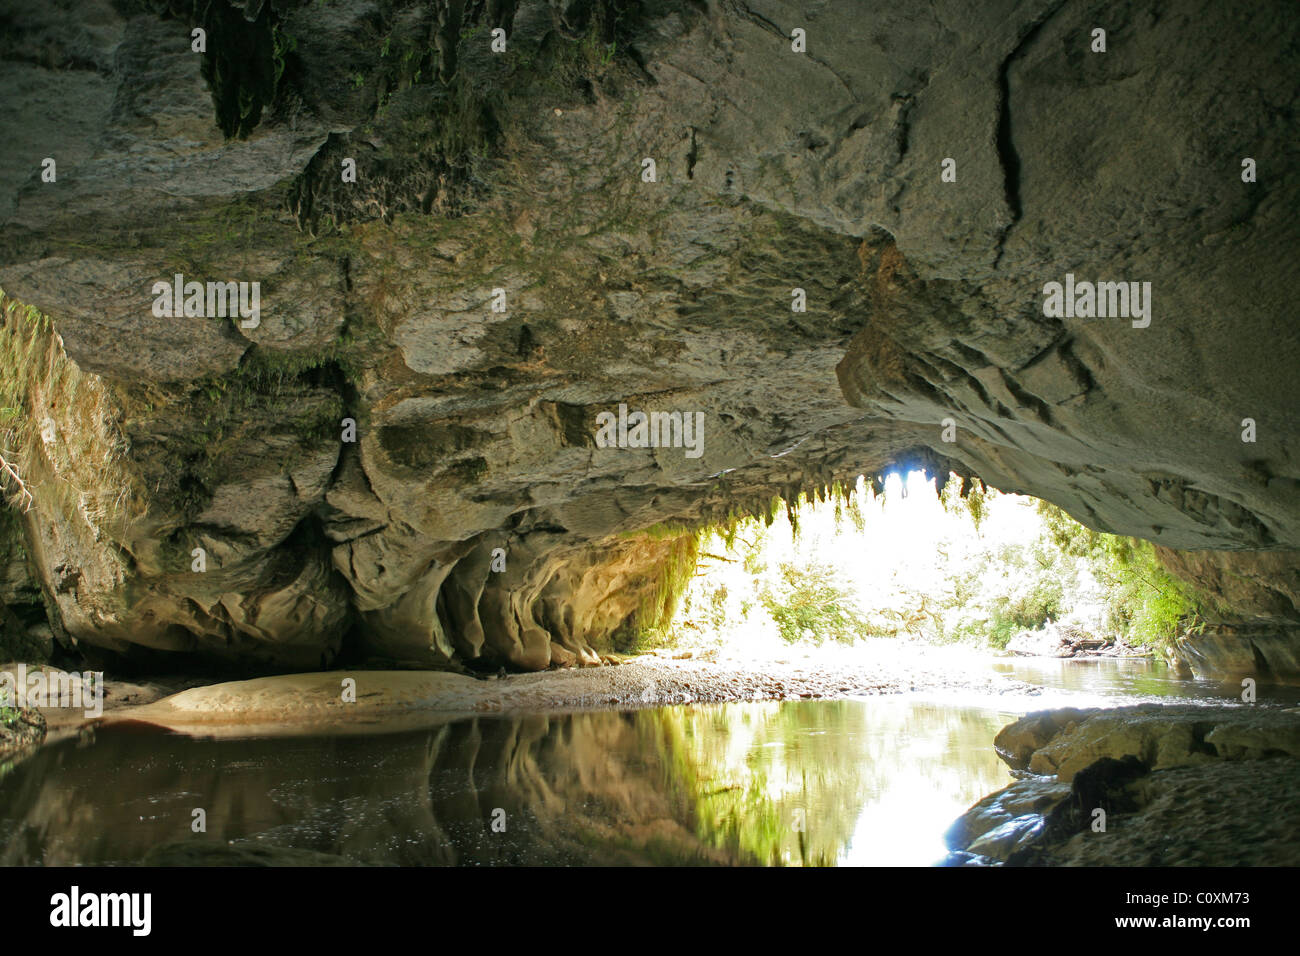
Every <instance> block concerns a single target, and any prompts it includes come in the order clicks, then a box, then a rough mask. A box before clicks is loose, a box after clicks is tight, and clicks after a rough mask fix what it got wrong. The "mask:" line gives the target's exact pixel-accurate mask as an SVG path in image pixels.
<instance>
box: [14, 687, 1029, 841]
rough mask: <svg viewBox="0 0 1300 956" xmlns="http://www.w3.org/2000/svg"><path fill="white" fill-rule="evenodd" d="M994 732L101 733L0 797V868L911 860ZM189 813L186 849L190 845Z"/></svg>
mask: <svg viewBox="0 0 1300 956" xmlns="http://www.w3.org/2000/svg"><path fill="white" fill-rule="evenodd" d="M1003 722H1004V720H1003V718H1001V717H999V715H998V714H997V713H996V712H995V711H987V710H980V709H978V708H952V707H944V706H942V705H937V704H929V703H923V702H908V701H904V700H867V701H859V700H842V701H807V702H790V703H766V704H734V705H725V706H715V707H682V708H664V709H659V710H644V711H638V712H633V713H617V712H601V713H590V714H575V715H567V716H559V717H546V716H526V717H514V718H510V717H483V718H476V719H472V720H464V721H458V722H456V723H451V724H446V725H444V726H441V727H438V728H435V729H433V730H428V731H422V732H415V733H412V732H405V733H396V734H375V735H370V736H365V737H357V736H347V737H316V738H307V737H304V738H290V739H285V738H276V739H245V740H232V739H220V740H201V739H194V738H190V737H184V736H179V735H173V734H165V733H158V732H152V731H148V730H147V729H146V728H141V727H131V726H129V725H128V726H118V727H110V728H106V729H105V730H103V731H101V732H100V733H99V734H98V736H97V737H96V738H95V739H94V740H93V741H92V742H88V743H85V742H83V743H81V744H79V743H78V742H77V741H71V740H69V741H64V742H62V743H60V744H56V745H53V746H50V747H47V748H45V749H43V750H42V751H40V752H39V753H37V754H36V755H34V756H33V757H32V758H31V759H29V760H27V761H25V762H24V763H22V764H21V765H20V766H18V767H17V768H15V770H14V771H13V772H12V773H11V774H9V775H8V776H7V777H6V778H5V779H4V780H3V781H0V807H2V808H3V809H2V810H0V863H4V864H6V865H14V864H49V865H67V864H77V863H129V862H138V861H140V860H141V859H142V858H144V856H145V854H146V853H147V852H148V851H149V850H150V849H152V848H154V847H157V846H159V845H163V844H174V843H184V842H187V841H204V840H206V841H213V842H219V843H226V842H227V841H232V840H233V841H244V840H253V841H258V842H259V843H260V844H261V845H271V846H279V847H293V848H296V849H304V850H313V851H317V852H321V853H328V854H341V855H344V856H346V857H348V858H350V859H352V860H355V861H358V862H365V863H381V864H382V863H388V864H400V865H448V864H450V865H454V864H498V865H499V864H637V863H660V864H662V863H709V864H742V865H746V864H785V865H801V864H803V865H817V864H835V863H855V864H856V863H866V864H875V863H914V864H926V863H929V862H932V861H933V860H934V859H937V858H938V857H939V856H940V855H941V854H942V846H941V845H940V843H939V834H940V833H941V832H942V829H943V827H944V826H946V825H947V823H948V822H949V821H950V820H951V819H952V818H953V817H954V816H956V815H957V814H958V813H960V812H961V811H962V810H963V809H965V807H966V806H968V805H969V804H970V803H972V802H974V800H976V799H978V798H979V797H981V796H983V795H984V794H985V793H987V792H988V791H990V790H993V789H996V788H997V787H999V786H1001V785H1003V784H1004V783H1005V782H1007V780H1008V777H1007V774H1006V771H1005V768H1004V767H1002V765H1001V764H1000V763H999V761H998V760H997V758H996V756H995V755H994V754H993V752H992V749H991V748H990V747H989V741H990V739H991V737H992V734H993V733H994V732H996V730H997V728H998V727H999V726H1001V724H1002V723H1003ZM195 808H202V809H203V810H204V811H205V812H206V822H207V832H206V833H199V834H195V833H192V832H191V829H190V828H191V821H192V819H193V817H192V811H193V810H194V809H195ZM496 810H502V811H504V824H505V832H504V833H502V832H494V831H493V828H492V823H493V818H494V811H496ZM496 816H497V819H498V821H500V820H501V819H502V818H501V816H500V814H499V813H498V814H497V815H496Z"/></svg>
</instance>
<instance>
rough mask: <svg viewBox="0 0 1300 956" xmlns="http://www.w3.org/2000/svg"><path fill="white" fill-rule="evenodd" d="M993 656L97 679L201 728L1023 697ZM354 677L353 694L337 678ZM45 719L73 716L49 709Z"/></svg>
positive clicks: (124, 703)
mask: <svg viewBox="0 0 1300 956" xmlns="http://www.w3.org/2000/svg"><path fill="white" fill-rule="evenodd" d="M991 660H992V659H991V658H990V657H989V656H988V655H986V654H978V653H973V652H969V651H965V650H963V649H958V648H935V647H924V646H900V645H898V644H897V643H896V642H888V643H887V644H881V645H880V646H871V645H867V646H863V645H859V646H856V647H854V648H844V649H841V648H838V647H833V648H821V649H816V650H812V651H808V652H801V651H791V652H790V653H788V654H783V655H781V656H777V657H770V658H759V659H755V658H750V657H747V658H740V657H720V656H713V657H705V658H685V659H684V658H681V657H680V656H677V657H675V656H672V655H670V654H667V653H660V654H647V655H642V656H638V657H632V658H627V659H624V660H623V661H622V662H621V663H620V664H619V665H617V666H605V667H595V668H585V669H566V670H554V671H543V672H540V673H534V674H515V675H510V676H507V677H503V678H499V679H498V678H491V679H486V680H484V679H478V678H474V677H469V676H465V675H462V674H453V673H445V672H434V671H378V670H336V671H323V672H316V673H309V674H288V675H279V676H272V677H261V678H256V679H253V680H245V681H231V682H224V683H216V684H209V685H204V686H197V687H189V688H188V689H183V690H180V691H179V692H178V693H169V689H174V688H175V687H176V683H177V682H171V686H170V688H169V686H168V682H166V681H164V682H160V683H155V684H126V683H123V682H117V681H114V680H112V678H111V677H109V678H108V679H107V680H106V681H105V700H104V715H103V718H102V719H103V720H104V721H109V722H117V721H122V720H134V721H143V722H145V723H149V724H155V725H159V726H163V727H168V728H172V729H177V730H193V731H194V732H202V733H219V732H223V731H222V730H221V729H220V728H227V731H224V732H245V733H246V732H275V731H277V730H279V731H281V732H299V733H300V732H303V731H316V730H347V729H356V730H366V729H373V727H374V724H375V722H376V721H380V720H382V721H383V722H384V724H385V725H388V724H391V723H393V722H394V721H396V722H397V723H398V724H416V723H429V722H440V721H443V720H446V719H454V718H455V717H458V716H467V715H472V714H483V713H523V712H548V713H551V712H568V711H576V710H591V709H601V710H606V709H630V708H640V707H659V706H665V705H671V704H699V703H724V702H732V701H747V700H800V699H815V698H833V697H851V696H865V695H880V694H897V693H908V692H913V691H916V692H926V693H930V692H959V693H964V694H965V693H973V694H981V695H1002V694H1016V695H1021V694H1027V693H1028V694H1032V693H1033V692H1034V690H1035V689H1034V688H1032V687H1030V686H1029V685H1027V684H1025V683H1023V682H1021V681H1017V680H1014V679H1012V678H1009V677H1006V676H1003V675H1000V674H996V673H994V672H993V671H992V669H991V667H990V666H989V665H990V663H991ZM347 679H351V680H354V681H355V682H356V683H355V700H351V699H347V698H348V696H349V695H347V694H345V691H346V690H347V687H346V686H345V681H346V680H347ZM49 717H50V720H51V728H52V729H54V728H56V727H57V728H68V729H71V728H72V726H75V725H76V724H79V723H82V722H83V720H82V719H81V718H80V717H79V714H77V715H71V714H63V713H59V712H57V711H54V712H51V713H50V715H49Z"/></svg>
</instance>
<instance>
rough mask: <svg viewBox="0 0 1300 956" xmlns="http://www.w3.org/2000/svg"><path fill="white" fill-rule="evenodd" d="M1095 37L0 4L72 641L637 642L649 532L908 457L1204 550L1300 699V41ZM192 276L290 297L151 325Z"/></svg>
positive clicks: (607, 5)
mask: <svg viewBox="0 0 1300 956" xmlns="http://www.w3.org/2000/svg"><path fill="white" fill-rule="evenodd" d="M1095 20H1096V10H1095V8H1094V7H1093V6H1091V5H1088V4H1083V3H1074V2H1060V0H1039V2H1029V0H1026V2H1014V0H999V2H995V3H991V4H983V5H979V6H978V7H972V6H971V5H970V4H967V3H964V2H955V0H954V2H947V0H943V2H937V3H933V4H928V5H925V6H924V7H921V6H916V5H910V4H904V5H900V6H897V7H894V8H890V9H885V10H876V11H873V12H872V14H871V16H870V17H866V16H865V15H864V13H863V11H862V9H861V7H860V6H859V5H858V4H856V3H852V2H850V0H832V2H828V3H823V4H819V5H816V6H815V7H808V6H804V5H800V4H794V3H781V2H753V3H737V2H731V0H726V2H709V3H687V2H676V0H646V2H641V3H637V2H633V0H626V2H623V0H601V2H598V3H594V4H560V3H541V2H532V0H519V2H517V3H516V2H512V0H504V2H500V3H496V2H489V3H486V4H485V3H481V2H469V3H463V4H462V3H459V2H448V0H438V2H434V3H418V4H417V3H404V2H393V3H382V4H375V3H370V2H363V0H338V2H332V3H328V4H308V3H306V2H293V0H248V2H243V3H236V2H232V0H212V2H210V3H204V4H201V5H191V4H189V3H186V2H184V0H171V2H169V3H162V2H153V3H151V2H147V0H118V2H109V0H82V2H77V3H73V4H71V5H70V9H69V10H66V11H65V10H63V9H55V8H52V7H45V6H40V5H36V6H34V7H33V6H31V5H26V4H19V3H16V2H5V3H3V4H0V22H2V23H3V24H4V30H3V31H0V89H3V90H4V93H5V95H4V96H3V97H0V124H3V128H4V130H5V139H6V143H7V147H6V149H5V150H4V155H3V156H0V222H2V223H3V230H2V231H0V286H2V287H3V289H4V293H5V297H6V298H5V306H6V312H5V315H4V327H3V332H2V334H3V336H5V342H6V348H7V349H9V351H6V355H11V354H12V355H15V356H24V358H23V359H22V360H21V361H19V360H18V359H17V358H15V359H14V360H13V362H12V364H11V366H10V367H6V368H4V369H3V371H2V372H0V374H3V376H4V377H5V382H6V394H10V393H13V394H14V395H15V396H16V400H17V401H19V402H20V403H21V413H22V416H23V418H24V421H25V422H27V423H28V424H27V427H25V429H24V430H23V431H22V434H21V435H20V437H21V439H22V441H21V447H18V448H14V449H9V451H11V452H12V453H13V458H14V460H15V461H16V462H17V464H18V467H19V468H20V470H21V474H22V477H23V479H24V480H25V483H26V485H27V487H28V488H29V489H30V491H31V494H32V496H33V500H32V502H31V504H32V507H31V510H29V511H26V512H25V513H24V514H23V515H22V522H21V524H22V528H21V535H22V538H23V542H24V543H23V547H24V550H25V553H26V555H27V556H28V557H27V558H25V560H29V561H30V564H31V567H32V569H33V570H32V574H31V576H30V580H31V581H34V582H38V583H39V586H40V590H41V593H42V597H41V599H40V600H41V602H42V603H47V602H48V604H49V605H50V607H51V608H52V609H53V610H52V611H51V615H50V621H49V626H50V628H51V630H52V635H53V637H57V638H59V639H60V640H62V641H64V642H76V643H77V644H78V645H79V646H80V647H81V648H82V649H83V650H85V649H87V648H90V649H92V650H94V649H98V650H101V651H109V652H115V653H117V654H121V655H125V656H126V657H127V658H135V659H136V660H138V661H140V662H142V663H145V664H155V665H158V664H160V662H163V661H168V660H174V659H176V657H177V656H178V655H180V656H182V658H183V659H187V660H206V661H216V662H224V663H231V664H235V665H238V666H240V667H243V668H247V669H252V670H256V669H264V668H270V667H276V668H280V667H285V668H301V669H310V668H316V667H321V666H327V665H329V664H331V663H332V662H334V661H335V660H337V659H344V660H346V659H354V660H355V659H361V658H366V659H370V660H374V661H381V662H386V663H388V664H391V665H393V666H398V667H444V666H460V665H462V664H465V663H469V664H471V665H473V666H483V667H491V668H495V667H497V666H499V665H501V664H507V665H510V666H511V667H514V668H519V669H541V668H545V667H547V666H548V665H553V664H562V665H563V664H569V665H571V664H595V663H598V662H599V661H600V660H601V655H602V654H603V653H607V652H608V651H610V650H612V649H613V650H616V649H618V648H619V647H621V646H623V645H624V643H625V641H626V640H627V639H628V638H629V636H630V635H632V634H634V633H635V632H636V630H637V629H638V628H640V627H642V626H644V625H646V624H647V623H649V622H652V621H653V620H654V619H655V618H656V617H657V616H658V615H661V614H662V613H663V610H664V607H665V605H666V604H668V603H670V599H671V591H672V584H673V581H674V580H675V578H676V577H677V576H678V573H679V570H680V567H681V566H682V564H683V562H689V560H691V557H692V555H691V554H690V547H689V544H690V542H689V539H686V538H682V537H674V536H672V535H668V536H664V535H663V534H642V532H644V531H646V529H649V528H651V527H652V526H657V525H658V526H663V525H664V524H665V523H677V524H680V525H683V526H686V525H692V524H696V523H699V522H703V521H708V520H711V519H717V518H723V517H725V516H727V515H728V514H729V513H732V512H742V513H750V514H762V513H765V512H766V511H767V509H768V507H769V503H770V502H771V501H772V500H773V498H774V497H784V498H786V499H787V500H790V499H793V498H795V497H796V496H797V495H798V493H799V492H800V491H804V490H813V489H823V488H825V487H826V486H827V485H828V484H829V483H830V482H833V481H835V480H851V479H852V478H854V477H855V476H856V475H858V474H862V473H865V474H867V475H868V476H877V475H879V474H880V473H881V472H882V471H883V470H884V469H886V468H888V467H891V466H900V465H901V466H906V467H912V466H922V467H927V468H929V469H930V470H931V471H932V472H937V473H940V474H945V475H946V474H947V473H948V470H949V469H952V470H955V471H957V472H958V473H959V474H966V475H978V476H979V477H980V478H982V479H984V480H986V481H988V482H989V483H991V484H993V485H995V486H997V487H998V488H1001V489H1003V490H1006V491H1017V492H1023V493H1028V494H1033V495H1036V496H1039V497H1042V498H1045V499H1047V500H1049V501H1052V502H1054V503H1056V504H1059V505H1061V506H1062V507H1064V508H1066V509H1067V510H1068V511H1069V512H1070V513H1071V514H1073V515H1074V516H1075V517H1077V518H1078V519H1079V520H1081V521H1083V522H1084V523H1085V524H1088V525H1089V526H1091V527H1095V528H1099V529H1103V530H1108V531H1112V532H1117V533H1122V534H1131V535H1137V536H1141V537H1145V538H1148V539H1150V540H1152V541H1155V542H1157V543H1158V544H1160V545H1162V546H1164V548H1165V549H1174V550H1163V551H1162V554H1164V555H1165V558H1166V561H1167V562H1168V563H1170V565H1171V567H1173V568H1174V569H1175V570H1176V571H1177V572H1178V573H1180V574H1183V575H1184V576H1185V577H1188V578H1189V579H1190V580H1193V581H1194V582H1196V583H1198V584H1200V585H1202V586H1205V587H1207V588H1210V589H1212V590H1214V591H1215V592H1216V593H1218V594H1220V595H1221V596H1222V597H1223V599H1224V600H1223V604H1224V607H1223V609H1222V613H1221V614H1219V615H1218V616H1217V617H1216V618H1215V619H1213V620H1210V621H1208V622H1207V624H1208V627H1207V629H1206V631H1205V632H1203V633H1202V634H1200V635H1199V636H1197V637H1196V638H1195V639H1189V640H1188V641H1185V642H1184V647H1183V656H1184V657H1185V658H1186V659H1187V660H1188V661H1189V662H1190V665H1191V666H1193V667H1195V668H1200V669H1201V670H1203V671H1204V672H1207V673H1232V672H1237V671H1241V672H1245V673H1251V674H1256V675H1258V674H1261V673H1262V674H1271V675H1273V676H1279V677H1284V676H1288V675H1295V674H1298V673H1300V662H1298V661H1297V651H1296V648H1297V646H1300V644H1298V642H1297V641H1298V639H1300V609H1298V607H1297V605H1298V604H1300V587H1297V575H1298V574H1300V563H1298V562H1297V560H1296V551H1295V549H1296V548H1297V547H1298V546H1300V494H1298V492H1300V487H1298V485H1297V481H1298V479H1300V462H1298V458H1300V448H1298V447H1297V433H1296V429H1295V425H1294V418H1295V416H1294V398H1293V391H1294V389H1293V385H1294V380H1295V373H1296V370H1297V368H1300V361H1298V359H1300V355H1298V354H1297V353H1298V351H1300V345H1298V342H1297V334H1298V333H1297V331H1296V326H1295V323H1294V321H1293V319H1292V318H1291V316H1292V295H1293V290H1294V289H1295V288H1296V287H1297V281H1298V280H1300V275H1298V274H1297V266H1296V262H1297V259H1296V257H1295V256H1294V255H1293V254H1290V253H1291V252H1293V251H1294V250H1295V249H1296V248H1297V238H1298V237H1300V236H1298V233H1300V224H1298V221H1297V218H1296V215H1295V212H1296V208H1297V202H1296V198H1297V178H1296V177H1297V176H1300V165H1297V163H1296V162H1295V160H1296V158H1297V157H1296V155H1295V154H1296V140H1295V137H1294V135H1293V133H1292V126H1293V124H1292V123H1290V122H1288V121H1287V117H1289V116H1292V115H1293V114H1294V108H1295V106H1294V104H1295V97H1296V96H1297V91H1296V87H1295V84H1294V83H1293V82H1292V79H1291V78H1292V77H1293V76H1294V75H1295V73H1296V69H1297V67H1300V63H1298V62H1297V50H1298V49H1300V44H1298V43H1297V38H1298V35H1300V16H1297V13H1296V9H1295V6H1294V4H1293V3H1289V2H1283V0H1278V2H1269V3H1264V4H1259V5H1254V6H1252V7H1251V8H1249V9H1237V8H1233V7H1232V6H1230V5H1225V4H1221V3H1217V2H1212V0H1200V2H1198V0H1184V2H1179V3H1176V4H1160V3H1154V2H1150V3H1144V2H1135V3H1127V4H1122V5H1120V6H1117V7H1109V8H1108V9H1107V11H1106V21H1107V23H1106V25H1107V29H1108V51H1107V52H1106V53H1105V54H1093V53H1091V52H1089V48H1088V47H1089V37H1090V31H1091V29H1092V27H1093V26H1095V25H1096V24H1095V23H1094V21H1095ZM195 26H201V27H203V28H204V29H206V31H207V52H206V53H205V54H200V53H195V52H192V50H191V46H190V44H191V30H192V29H193V28H194V27H195ZM494 27H500V28H502V29H504V30H505V31H506V34H507V35H508V48H507V50H506V52H504V53H500V54H496V53H493V52H491V49H490V45H489V44H490V31H491V29H492V28H494ZM795 27H800V28H803V29H806V30H807V34H808V52H807V53H806V54H800V53H794V52H792V51H791V48H790V42H789V34H790V31H791V30H792V29H794V28H795ZM1261 64H1269V65H1270V67H1269V68H1268V69H1262V68H1261V66H1260V65H1261ZM46 157H51V158H54V159H55V160H56V161H57V180H56V181H55V182H44V181H42V178H41V170H42V161H43V159H45V158H46ZM647 157H648V158H652V159H654V160H655V164H656V170H657V181H655V182H653V183H650V182H644V181H643V180H642V177H641V170H642V160H643V159H644V158H647ZM1244 157H1252V158H1254V159H1255V160H1256V161H1257V163H1258V167H1259V178H1258V182H1253V183H1245V182H1243V181H1242V179H1241V175H1240V173H1241V162H1242V159H1243V158H1244ZM348 158H351V159H354V160H355V161H356V168H357V180H356V182H355V183H349V182H344V181H343V178H342V176H341V171H342V169H343V160H345V159H348ZM946 158H953V159H955V160H956V169H957V179H956V182H944V181H942V180H941V177H940V172H941V163H942V161H943V160H944V159H946ZM1067 273H1072V274H1074V275H1075V276H1076V277H1077V278H1078V279H1079V280H1080V281H1082V280H1088V281H1097V280H1108V281H1110V280H1113V281H1133V282H1150V283H1151V287H1152V296H1151V300H1150V301H1151V305H1152V312H1151V321H1150V325H1149V326H1148V327H1145V328H1135V327H1133V325H1132V323H1131V322H1130V321H1129V320H1128V319H1126V318H1108V319H1070V318H1066V319H1055V318H1048V317H1046V316H1045V315H1044V312H1043V308H1042V306H1043V295H1042V289H1043V285H1044V283H1046V282H1052V281H1055V282H1062V281H1064V279H1065V276H1066V274H1067ZM176 274H182V275H184V277H185V279H186V280H187V281H190V280H193V281H199V282H208V281H212V282H241V281H247V282H251V281H257V282H260V283H261V287H260V288H261V316H260V323H258V324H257V325H256V326H255V327H241V323H240V321H239V320H238V318H235V319H231V318H204V317H199V316H190V317H185V318H171V317H163V318H158V317H155V316H154V315H153V313H152V311H151V306H152V305H153V299H154V294H153V292H152V288H153V284H154V283H155V282H158V281H163V282H168V281H170V280H171V279H172V277H173V276H174V275H176ZM796 288H799V289H803V290H805V291H806V293H807V301H808V309H807V311H806V312H803V313H796V312H792V311H791V301H792V298H791V294H792V290H793V289H796ZM495 290H504V293H505V302H506V308H505V311H500V312H499V311H495V310H494V309H493V301H494V297H495V295H496V293H495ZM27 307H31V309H33V310H36V311H34V312H29V311H26V308H27ZM620 403H625V404H627V405H628V407H629V408H630V409H631V410H634V411H635V410H640V411H669V412H670V411H679V412H691V413H693V412H702V413H703V415H704V422H705V425H704V444H703V453H702V454H701V455H700V457H698V458H690V457H687V456H686V455H685V454H684V449H682V448H642V449H638V448H598V447H596V443H595V440H594V436H595V432H596V416H597V414H599V413H600V412H604V411H616V410H617V407H618V405H619V404H620ZM345 418H346V419H353V420H354V421H355V425H356V435H357V440H356V441H355V442H344V441H341V440H340V438H341V436H342V435H343V428H344V425H343V420H344V419H345ZM1245 418H1251V419H1253V420H1254V421H1255V423H1256V425H1257V429H1258V435H1257V441H1255V442H1253V443H1247V442H1243V441H1242V437H1241V436H1242V430H1243V425H1242V421H1243V419H1245ZM945 419H951V420H952V421H953V422H954V423H955V424H956V427H957V429H958V439H957V441H956V442H952V443H946V442H943V441H942V440H941V430H942V423H943V421H944V420H945ZM47 424H49V426H50V428H49V429H48V430H46V425H47ZM47 436H48V437H47ZM8 491H9V492H11V493H16V492H15V489H14V488H12V487H10V488H8ZM11 537H12V535H11ZM6 547H7V545H6ZM196 548H202V549H203V550H204V553H205V555H206V561H207V570H206V571H204V572H203V573H197V572H195V571H194V570H192V568H193V563H192V562H193V558H192V554H193V551H194V549H196ZM496 549H501V550H502V551H503V552H504V555H505V570H504V571H494V570H493V568H492V565H493V554H494V551H495V550H496ZM1189 549H1190V550H1189ZM1206 549H1209V550H1206ZM6 582H7V583H6V584H5V586H6V588H7V589H8V590H6V591H5V600H6V603H10V598H9V595H10V593H11V592H13V591H14V589H15V588H18V589H19V590H21V589H22V587H23V585H22V584H21V582H17V583H15V582H14V581H13V580H12V578H9V579H6ZM24 593H25V594H26V595H27V597H26V598H24V599H23V600H25V601H26V602H27V604H26V605H24V607H25V608H26V610H24V612H23V613H24V614H28V612H30V611H31V610H32V609H33V608H35V607H36V605H35V603H34V602H33V600H32V597H31V589H30V588H29V589H28V590H27V591H25V592H24ZM9 616H13V615H9ZM29 617H30V615H29ZM5 620H6V622H8V620H9V617H8V616H7V617H6V619H5ZM29 623H30V621H29V620H28V619H27V618H23V624H22V627H21V630H22V636H23V639H24V640H26V639H27V636H28V624H29ZM6 626H9V625H8V624H7V623H6ZM37 637H38V638H40V637H41V635H39V634H38V635H37ZM50 639H52V638H46V640H50ZM8 640H9V639H8V638H6V642H8ZM12 652H13V653H15V654H17V653H20V652H19V651H18V650H13V651H12Z"/></svg>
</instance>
